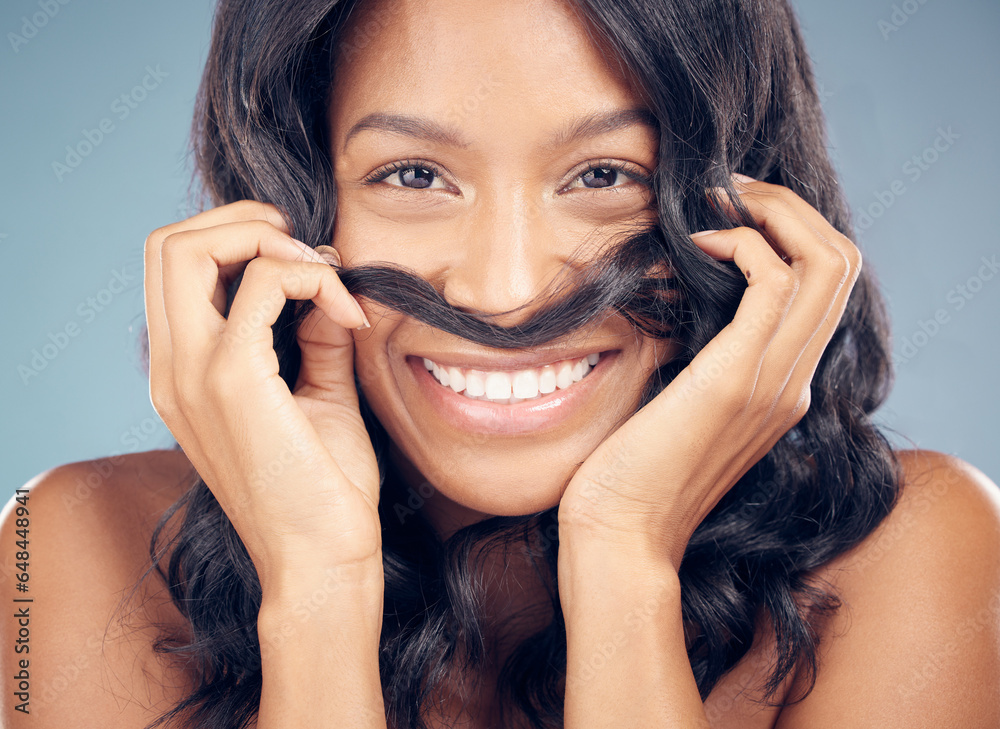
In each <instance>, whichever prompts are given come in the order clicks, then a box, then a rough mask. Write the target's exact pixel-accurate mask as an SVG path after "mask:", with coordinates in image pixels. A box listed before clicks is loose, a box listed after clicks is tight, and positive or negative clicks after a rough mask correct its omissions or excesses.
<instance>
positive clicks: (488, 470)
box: [418, 451, 579, 523]
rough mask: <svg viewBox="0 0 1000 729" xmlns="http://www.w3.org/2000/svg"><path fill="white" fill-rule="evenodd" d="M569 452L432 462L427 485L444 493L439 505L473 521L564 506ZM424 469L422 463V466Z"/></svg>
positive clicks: (570, 465) (571, 463) (571, 462)
mask: <svg viewBox="0 0 1000 729" xmlns="http://www.w3.org/2000/svg"><path fill="white" fill-rule="evenodd" d="M572 455H573V454H570V453H566V452H565V451H564V454H563V458H562V459H556V458H553V457H552V456H551V455H550V456H549V457H548V458H545V459H541V460H539V459H530V458H513V457H511V456H510V455H506V456H499V455H498V456H497V457H495V458H489V457H486V458H484V457H483V456H482V455H480V456H479V457H472V458H466V459H461V460H459V459H455V460H451V459H449V460H448V461H445V462H437V463H435V464H427V465H426V470H425V469H420V470H421V472H422V473H424V474H427V475H426V476H425V477H424V478H425V484H424V486H423V489H424V492H425V493H424V494H423V495H424V496H425V497H426V496H427V495H428V494H427V492H429V491H430V490H431V486H430V484H433V491H434V492H435V494H436V495H437V496H440V497H443V499H442V501H439V503H438V507H439V508H441V509H448V510H450V511H452V512H454V513H455V514H456V515H458V516H459V518H460V519H461V521H463V522H468V523H471V522H472V521H478V520H481V519H483V518H486V517H488V516H524V515H527V514H534V513H537V512H541V511H545V510H546V509H550V508H552V507H554V506H557V505H558V504H559V500H560V499H561V498H562V494H563V491H564V490H565V488H566V485H567V484H568V483H569V479H570V478H571V477H572V474H573V471H574V466H575V463H577V462H579V461H574V460H572V459H571V458H569V457H570V456H572ZM418 468H419V465H418Z"/></svg>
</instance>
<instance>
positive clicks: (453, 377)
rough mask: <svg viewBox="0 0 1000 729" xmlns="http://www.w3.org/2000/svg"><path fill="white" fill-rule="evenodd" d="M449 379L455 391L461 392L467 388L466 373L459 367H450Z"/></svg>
mask: <svg viewBox="0 0 1000 729" xmlns="http://www.w3.org/2000/svg"><path fill="white" fill-rule="evenodd" d="M448 379H449V380H450V382H449V383H448V384H449V385H451V389H452V390H454V391H455V392H461V391H462V390H464V389H465V375H464V374H463V373H462V370H460V369H458V367H449V368H448Z"/></svg>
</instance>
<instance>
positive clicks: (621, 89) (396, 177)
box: [330, 0, 674, 530]
mask: <svg viewBox="0 0 1000 729" xmlns="http://www.w3.org/2000/svg"><path fill="white" fill-rule="evenodd" d="M338 53H339V56H340V58H339V63H338V65H337V67H336V69H337V70H336V74H335V75H336V79H335V82H334V87H333V94H332V97H331V98H332V100H333V101H332V105H331V108H330V128H331V145H332V155H333V162H334V169H335V177H336V185H337V215H336V224H335V231H334V241H333V245H334V246H335V247H336V248H337V249H338V251H339V252H340V254H341V257H342V260H343V264H344V265H345V266H352V265H360V264H363V263H375V262H384V261H389V262H392V263H396V264H401V265H403V266H406V267H407V268H409V269H412V270H413V271H415V272H416V273H417V274H418V275H420V276H421V277H423V278H424V279H426V280H427V281H429V282H431V283H432V284H433V285H434V286H435V287H436V288H437V289H438V291H440V292H441V293H442V295H443V296H444V297H445V299H446V300H447V301H448V302H449V303H450V304H451V305H453V306H455V307H457V308H459V309H462V310H467V311H474V310H478V311H480V312H484V313H500V312H505V311H508V310H510V309H514V308H516V307H518V306H521V305H524V304H527V303H529V302H531V301H532V300H533V299H534V298H535V297H536V296H537V295H539V294H540V293H542V292H543V290H544V289H546V286H548V285H550V284H551V283H552V282H553V281H554V280H557V279H558V280H560V281H561V280H563V276H565V272H562V273H560V268H561V267H562V266H563V264H564V263H565V262H566V261H567V260H568V259H569V258H570V256H571V255H572V254H574V253H578V254H579V253H581V252H582V253H583V254H584V256H583V258H582V259H581V260H582V261H583V263H585V262H586V260H587V259H588V258H591V257H593V255H594V254H595V253H596V251H597V248H598V247H599V246H600V245H601V244H607V243H608V242H609V241H610V239H611V236H613V235H614V234H615V233H622V232H624V231H627V230H629V229H631V228H632V227H634V226H635V225H636V224H637V223H648V222H649V221H651V220H654V219H655V217H656V211H655V207H653V205H652V196H651V193H650V190H649V188H648V186H647V185H645V184H644V183H642V182H641V181H640V180H639V178H638V176H641V175H650V174H651V173H652V172H653V169H654V166H655V164H656V161H657V151H658V149H657V148H658V134H657V131H656V129H655V127H654V126H652V125H651V124H650V123H649V122H647V121H644V120H643V115H642V114H636V113H628V112H629V111H630V110H636V109H642V104H641V102H640V101H639V98H638V96H637V95H636V94H635V93H634V92H633V90H632V89H631V88H630V86H629V85H628V83H627V82H626V80H625V79H624V78H622V77H621V76H620V75H618V74H619V73H620V71H619V70H618V67H617V66H616V65H613V64H612V63H611V62H609V61H607V60H605V58H604V56H603V55H602V54H601V52H600V51H599V50H598V49H597V48H595V47H594V46H593V45H592V41H591V39H590V37H589V36H588V34H587V32H586V30H585V26H584V25H583V22H582V20H581V19H580V18H578V17H577V16H576V15H575V14H574V12H573V9H572V7H571V6H570V5H569V4H568V3H563V2H561V1H557V0H548V1H545V2H537V1H536V2H528V1H527V0H476V1H475V2H472V1H470V0H434V1H433V2H430V1H429V0H401V1H398V2H392V3H386V2H380V1H379V0H374V1H373V2H365V3H362V5H361V6H360V7H359V8H358V9H357V11H356V12H355V14H354V15H353V16H352V18H351V19H350V25H349V27H348V28H347V29H346V32H345V33H344V35H343V36H342V40H341V43H340V45H339V46H338ZM574 132H577V133H574ZM393 167H395V168H396V169H393ZM593 168H597V169H596V170H594V169H593ZM588 170H589V171H588ZM581 246H585V247H581ZM575 265H580V263H579V262H578V263H577V264H575ZM362 303H363V306H364V308H365V311H366V313H367V315H368V318H369V321H371V323H372V329H368V330H363V331H359V332H355V344H356V355H355V366H356V371H357V374H358V378H359V382H360V383H361V388H362V390H363V392H364V396H365V397H366V399H367V400H368V402H369V403H370V405H371V408H372V410H373V411H374V413H375V414H376V416H377V417H378V419H379V421H380V422H381V423H382V424H383V426H384V427H385V428H386V430H387V431H388V433H389V435H390V437H391V438H392V440H393V446H394V457H395V458H396V460H397V463H398V464H399V466H400V467H401V468H402V469H403V471H404V473H406V474H407V478H408V480H409V481H410V483H411V485H412V486H413V487H414V491H415V492H417V496H416V497H415V498H414V503H412V504H411V507H413V506H419V507H421V508H424V509H427V510H428V515H429V516H430V517H431V518H432V521H434V523H436V524H438V525H439V527H440V528H443V529H445V530H448V529H451V528H457V527H458V526H461V525H464V524H468V523H472V522H474V521H477V520H479V519H481V518H483V517H484V516H485V515H492V514H502V515H516V514H528V513H532V512H537V511H541V510H544V509H547V508H549V507H552V506H554V505H556V504H557V503H558V502H559V499H560V497H561V495H562V492H563V490H564V488H565V486H566V484H567V483H568V480H569V478H570V477H571V476H572V474H573V472H574V471H575V469H576V468H577V467H578V466H579V464H581V463H582V462H583V461H584V460H585V459H586V458H587V457H588V456H589V455H590V454H591V453H592V452H593V451H594V449H595V448H596V447H597V446H598V445H599V444H600V443H601V441H602V440H604V439H605V438H606V437H607V436H608V435H609V434H610V433H611V432H613V431H614V430H615V429H616V428H617V426H618V425H620V424H621V423H622V422H623V421H624V419H627V417H628V416H629V415H631V414H632V413H633V412H634V411H635V409H636V407H637V406H638V403H639V400H640V397H641V392H642V388H643V386H644V384H645V383H646V381H647V379H648V378H649V376H650V375H651V374H652V372H653V371H654V369H655V368H656V367H658V366H659V365H660V364H662V363H663V362H665V361H666V360H667V359H669V357H671V356H672V355H673V354H674V351H673V346H672V344H673V343H672V342H670V341H662V340H661V341H656V340H652V339H648V338H645V337H642V336H640V335H639V334H638V333H637V332H636V331H635V330H634V329H633V328H632V327H631V326H629V325H628V323H627V322H626V321H625V320H624V319H623V318H621V317H620V316H618V315H613V316H609V317H607V318H605V319H604V320H603V321H597V322H596V323H594V324H592V325H591V326H588V327H586V328H584V329H581V330H578V331H576V332H574V333H573V334H572V335H569V336H566V337H563V338H560V339H559V340H558V341H553V342H550V343H548V344H546V345H543V346H540V347H536V348H534V349H532V350H530V351H524V350H501V349H491V348H488V347H484V346H481V345H478V344H474V343H472V342H470V341H467V340H464V339H461V338H459V337H456V336H453V335H450V334H446V333H444V332H442V331H440V330H438V329H435V328H432V327H429V326H427V325H424V324H421V323H419V322H418V321H416V320H415V319H412V318H410V317H408V316H404V315H401V314H398V313H396V312H393V311H391V310H386V309H384V308H382V307H380V306H376V305H373V304H371V303H370V302H362ZM540 305H541V302H540V301H539V302H537V303H535V304H533V305H532V306H531V307H527V308H525V309H522V310H521V311H518V312H515V313H512V314H509V315H506V316H503V317H500V318H498V319H497V320H496V323H498V324H502V325H510V324H514V323H516V322H519V321H523V320H525V319H526V318H527V317H528V316H529V315H530V314H531V313H532V311H534V310H535V308H536V307H537V306H540ZM588 355H590V356H591V359H590V360H589V361H588V360H587V359H586V358H587V356H588ZM595 356H598V357H599V358H600V359H598V360H597V363H596V365H594V366H593V369H592V370H590V371H588V369H589V368H590V361H592V360H593V359H594V358H595ZM425 359H427V360H429V361H431V362H433V363H435V369H436V370H438V372H441V371H442V369H443V371H444V372H446V373H447V375H441V379H444V378H445V377H447V382H448V384H447V385H445V384H442V382H440V381H439V380H438V379H436V378H435V376H434V374H433V373H432V372H431V371H428V369H427V367H426V366H425V363H424V360H425ZM581 360H583V361H584V362H586V363H587V364H586V365H584V364H577V363H579V362H580V361H581ZM574 370H575V372H574ZM584 373H586V374H584ZM581 375H583V376H582V378H581V377H580V376H581ZM463 384H464V386H465V387H464V389H462V385H463ZM553 388H554V389H553ZM470 392H471V393H472V394H473V395H477V394H478V393H484V394H482V395H479V396H478V397H479V399H474V398H473V397H470ZM536 392H537V393H538V394H537V395H534V393H536ZM517 394H520V395H522V396H525V399H522V400H518V399H517V398H516V397H515V398H514V399H515V401H514V402H507V401H506V399H505V400H504V401H503V402H498V400H499V399H501V398H505V397H511V396H514V395H517ZM482 398H489V399H482ZM425 482H427V483H429V484H430V486H428V485H426V484H425Z"/></svg>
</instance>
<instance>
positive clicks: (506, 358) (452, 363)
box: [413, 346, 609, 371]
mask: <svg viewBox="0 0 1000 729" xmlns="http://www.w3.org/2000/svg"><path fill="white" fill-rule="evenodd" d="M605 351H609V350H604V349H601V348H600V347H598V346H593V347H590V348H576V349H561V350H546V351H541V352H539V351H534V352H510V353H502V354H491V355H489V356H485V355H476V354H471V353H467V352H422V353H419V354H418V353H414V355H413V356H415V357H423V358H426V359H429V360H430V361H431V362H434V363H435V364H437V365H440V366H442V367H461V368H463V369H473V370H487V371H488V370H524V369H530V368H540V367H544V366H545V365H548V364H553V363H555V362H560V361H562V360H564V359H582V358H583V357H586V356H587V355H588V354H593V353H594V352H605Z"/></svg>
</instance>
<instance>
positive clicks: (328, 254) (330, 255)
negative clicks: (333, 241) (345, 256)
mask: <svg viewBox="0 0 1000 729" xmlns="http://www.w3.org/2000/svg"><path fill="white" fill-rule="evenodd" d="M316 253H318V254H319V255H320V256H321V257H322V258H323V260H324V261H326V262H327V263H329V264H330V265H331V266H339V265H340V253H339V252H337V249H336V248H334V247H333V246H327V245H322V246H316Z"/></svg>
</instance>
